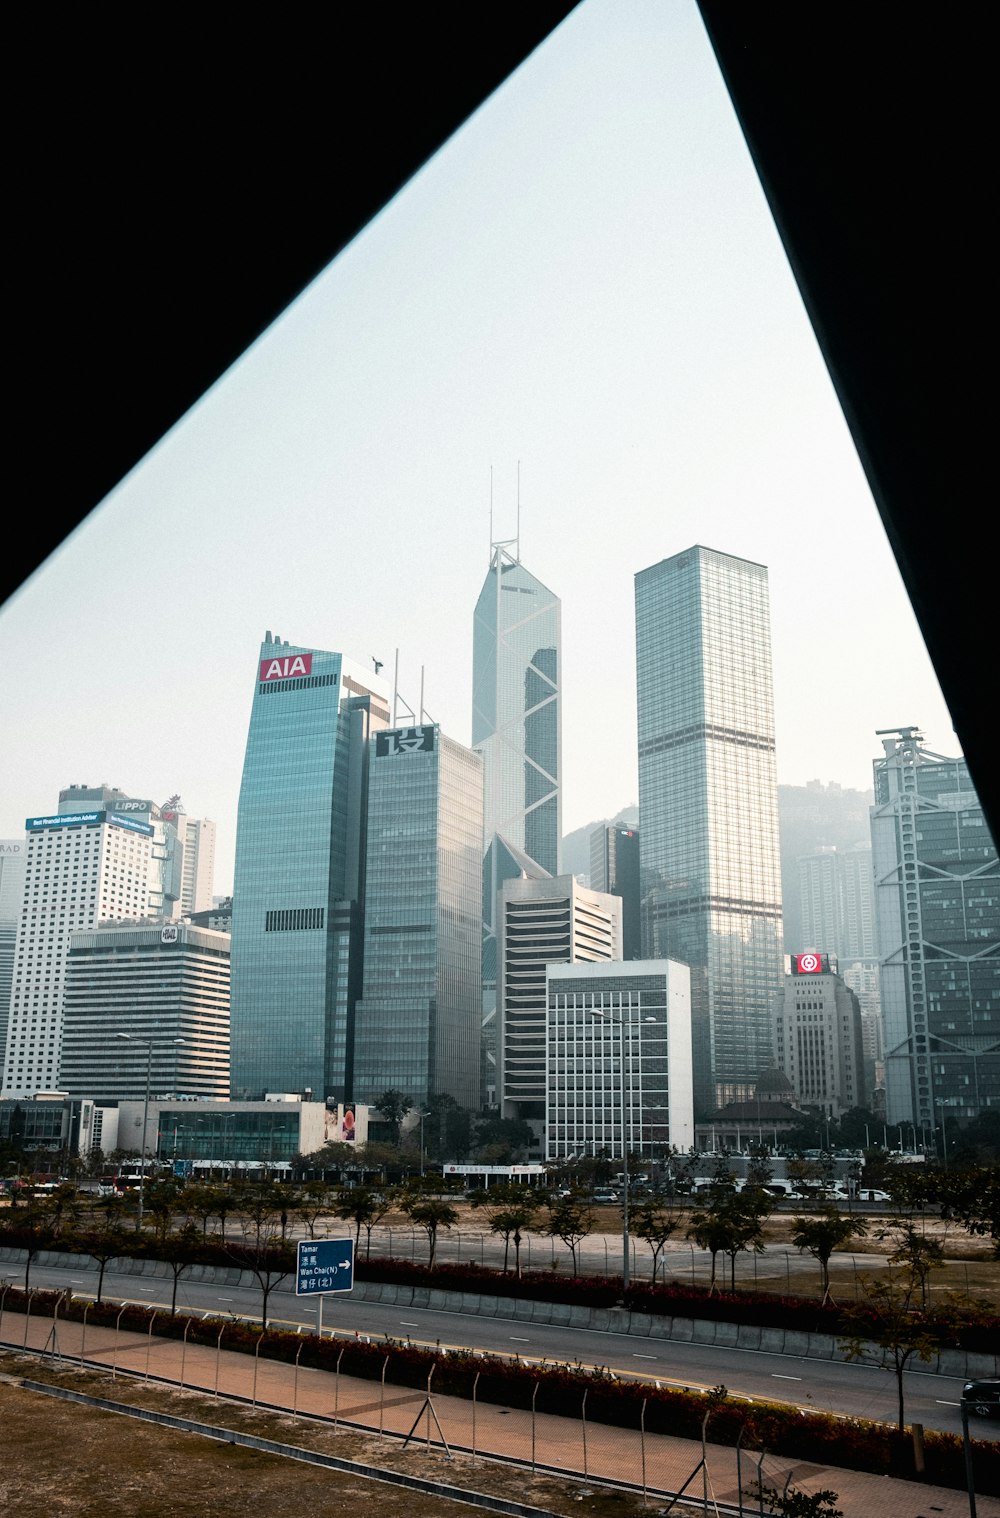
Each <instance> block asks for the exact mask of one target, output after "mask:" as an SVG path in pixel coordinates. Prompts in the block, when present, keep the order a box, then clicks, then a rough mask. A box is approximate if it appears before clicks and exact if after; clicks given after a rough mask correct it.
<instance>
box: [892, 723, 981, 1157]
mask: <svg viewBox="0 0 1000 1518" xmlns="http://www.w3.org/2000/svg"><path fill="white" fill-rule="evenodd" d="M882 742H883V749H884V754H883V757H882V758H881V759H876V760H875V765H874V771H875V805H874V807H873V808H872V860H873V864H874V869H875V899H876V912H877V921H878V941H879V953H880V955H881V961H882V963H881V978H882V1016H883V1022H884V1029H885V1086H886V1111H887V1116H888V1119H889V1122H891V1123H901V1122H907V1123H914V1124H919V1125H920V1127H921V1128H930V1129H933V1128H934V1127H936V1126H939V1125H943V1124H944V1123H945V1122H946V1121H947V1119H949V1118H951V1119H952V1120H954V1119H956V1118H963V1117H964V1118H970V1117H975V1116H976V1114H977V1113H979V1112H982V1111H984V1110H986V1109H989V1108H992V1109H994V1110H1000V879H998V877H1000V863H998V859H997V850H996V845H995V843H994V840H993V838H992V837H991V835H990V830H989V828H988V826H987V824H986V819H985V817H984V816H983V809H982V807H981V806H980V804H979V798H978V797H977V795H976V792H975V790H974V789H973V786H972V782H971V780H970V779H969V771H968V767H967V765H966V762H965V760H964V759H947V758H945V757H944V756H943V755H941V754H935V753H932V752H931V751H930V750H929V749H927V748H925V747H924V746H923V739H922V737H921V735H920V733H919V731H918V729H917V728H915V727H903V728H898V729H895V730H894V731H893V732H891V733H890V732H888V731H887V732H886V734H885V736H884V737H883V739H882Z"/></svg>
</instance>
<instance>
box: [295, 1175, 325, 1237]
mask: <svg viewBox="0 0 1000 1518" xmlns="http://www.w3.org/2000/svg"><path fill="white" fill-rule="evenodd" d="M332 1202H333V1196H332V1194H331V1191H330V1188H329V1186H327V1184H326V1182H325V1181H306V1183H305V1185H303V1186H300V1188H299V1191H298V1194H297V1197H296V1202H295V1215H296V1217H300V1218H301V1219H302V1221H303V1223H304V1224H305V1225H306V1228H307V1229H308V1230H309V1237H310V1238H311V1239H314V1238H315V1237H316V1224H317V1223H318V1222H319V1220H320V1218H321V1217H323V1215H324V1213H328V1212H329V1211H330V1209H331V1205H332Z"/></svg>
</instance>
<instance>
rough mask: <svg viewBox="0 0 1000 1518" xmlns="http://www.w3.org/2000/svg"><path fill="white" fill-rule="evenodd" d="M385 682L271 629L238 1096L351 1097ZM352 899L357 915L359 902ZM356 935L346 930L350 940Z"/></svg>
mask: <svg viewBox="0 0 1000 1518" xmlns="http://www.w3.org/2000/svg"><path fill="white" fill-rule="evenodd" d="M389 700H390V697H389V688H388V685H387V683H386V681H384V680H382V679H380V678H379V677H378V676H377V675H376V674H374V673H373V672H372V671H371V670H367V669H365V668H363V667H362V666H361V665H358V664H353V663H352V662H351V661H350V660H349V659H346V658H345V657H344V656H343V655H342V654H339V653H327V652H325V651H324V650H322V649H316V648H305V647H301V646H295V647H291V646H290V645H289V644H288V643H287V642H284V643H283V642H282V641H281V639H280V638H278V637H272V636H271V634H270V633H267V634H266V636H265V639H264V642H263V643H262V645H261V649H260V655H259V661H258V663H257V667H256V680H255V684H254V697H253V706H252V708H251V712H250V727H249V731H248V734H247V746H246V756H245V759H244V764H243V779H242V783H241V785H240V798H239V808H238V812H237V822H236V864H235V872H234V886H233V926H232V1023H231V1035H232V1091H233V1095H234V1097H236V1098H238V1099H241V1100H256V1099H259V1098H260V1097H262V1096H263V1095H264V1094H265V1093H267V1092H278V1091H283V1092H296V1093H299V1094H302V1093H305V1092H306V1091H308V1092H309V1093H310V1094H311V1096H312V1097H313V1098H314V1099H315V1100H321V1099H325V1098H327V1097H334V1098H336V1099H338V1100H339V1099H341V1098H342V1097H343V1096H344V1095H345V1091H344V1087H345V1084H346V1083H347V1081H348V1079H349V1072H348V1069H347V1065H348V1063H349V1059H350V1049H351V1042H352V1038H353V1030H352V1028H351V1026H350V1022H351V1018H352V1017H353V1002H352V999H351V997H352V988H351V981H350V976H349V973H348V971H349V962H350V959H351V955H352V953H354V952H355V951H360V943H359V938H358V935H359V934H360V932H361V927H362V923H361V917H360V913H359V911H358V910H357V908H358V905H359V904H360V903H361V902H362V900H363V897H364V886H363V871H364V827H365V812H366V807H365V789H366V785H367V761H368V754H367V745H368V738H369V735H370V733H371V732H373V731H375V730H376V729H378V728H382V727H387V726H388V725H389V720H390V711H389ZM351 903H354V904H355V908H354V910H352V909H351V906H350V904H351ZM345 935H346V937H345Z"/></svg>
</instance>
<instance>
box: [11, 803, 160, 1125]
mask: <svg viewBox="0 0 1000 1518" xmlns="http://www.w3.org/2000/svg"><path fill="white" fill-rule="evenodd" d="M122 799H123V798H122ZM26 832H27V864H26V869H25V885H24V904H23V907H22V910H21V917H20V921H19V923H18V930H17V945H16V948H15V952H14V983H13V990H12V993H11V1000H10V1019H9V1024H8V1030H7V1049H6V1057H5V1060H4V1075H3V1093H4V1095H8V1096H14V1097H19V1096H24V1097H30V1096H33V1095H34V1094H35V1092H36V1091H43V1090H52V1089H54V1088H55V1086H56V1085H57V1082H58V1078H59V1060H60V1055H61V1052H62V1029H63V985H64V979H65V972H66V955H67V953H68V950H69V939H70V934H71V933H72V932H73V931H74V930H79V929H83V928H95V927H96V926H97V924H98V923H99V922H107V921H110V920H112V919H121V918H138V917H144V916H145V915H146V914H147V908H148V904H149V898H150V879H151V876H152V875H153V874H155V871H156V868H157V861H156V860H155V859H154V845H155V836H154V828H153V825H152V824H151V823H150V822H149V820H148V818H146V817H145V816H143V815H139V816H133V815H132V814H130V813H128V812H121V811H118V810H117V809H115V808H114V806H112V807H111V808H105V807H100V808H94V809H87V810H85V811H80V812H75V813H69V812H59V813H56V814H55V815H52V816H48V817H29V818H28V820H27V823H26Z"/></svg>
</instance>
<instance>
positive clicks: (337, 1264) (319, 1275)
mask: <svg viewBox="0 0 1000 1518" xmlns="http://www.w3.org/2000/svg"><path fill="white" fill-rule="evenodd" d="M353 1287H354V1240H353V1239H308V1240H306V1239H300V1240H299V1248H298V1265H297V1272H296V1282H295V1295H296V1296H297V1297H313V1296H316V1295H318V1294H319V1293H321V1292H328V1291H351V1290H352V1289H353Z"/></svg>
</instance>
